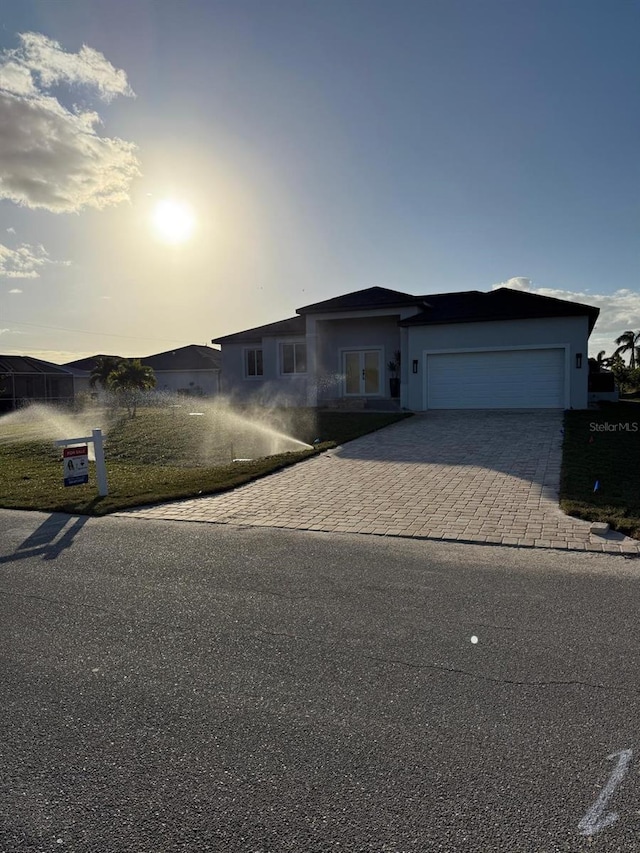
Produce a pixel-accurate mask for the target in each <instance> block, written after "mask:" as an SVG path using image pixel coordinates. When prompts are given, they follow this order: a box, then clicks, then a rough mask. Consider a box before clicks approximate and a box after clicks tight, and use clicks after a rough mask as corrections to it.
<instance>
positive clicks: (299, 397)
mask: <svg viewBox="0 0 640 853" xmlns="http://www.w3.org/2000/svg"><path fill="white" fill-rule="evenodd" d="M299 340H303V339H301V338H272V337H269V338H263V340H262V341H256V342H255V343H246V344H236V343H232V344H223V346H222V393H223V394H226V395H227V396H229V397H232V398H233V399H234V400H237V401H238V402H260V403H264V404H265V405H267V404H268V405H284V406H287V405H289V406H291V405H298V406H304V405H305V404H306V399H307V376H306V374H291V375H286V376H283V375H281V374H280V367H279V363H278V348H279V344H280V343H281V342H294V341H299ZM260 347H261V348H262V359H263V370H264V374H263V376H262V377H250V378H249V377H245V375H244V353H245V350H247V349H256V348H260Z"/></svg>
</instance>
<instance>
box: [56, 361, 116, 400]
mask: <svg viewBox="0 0 640 853" xmlns="http://www.w3.org/2000/svg"><path fill="white" fill-rule="evenodd" d="M99 358H122V356H119V355H105V354H104V353H100V354H99V355H89V356H87V357H86V358H77V359H76V360H75V361H68V362H67V363H66V364H64V365H63V367H65V368H66V369H67V370H68V371H70V372H71V373H72V374H73V385H74V388H75V393H76V396H77V395H78V394H89V393H92V392H94V391H97V390H98V389H97V388H92V387H91V384H90V379H91V371H92V370H93V368H94V367H95V366H96V363H97V361H98V359H99Z"/></svg>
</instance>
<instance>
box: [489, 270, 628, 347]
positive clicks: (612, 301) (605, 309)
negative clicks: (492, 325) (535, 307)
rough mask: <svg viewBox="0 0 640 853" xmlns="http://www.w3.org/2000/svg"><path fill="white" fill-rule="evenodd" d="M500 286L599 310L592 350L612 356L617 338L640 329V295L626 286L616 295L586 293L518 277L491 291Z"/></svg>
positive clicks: (590, 343)
mask: <svg viewBox="0 0 640 853" xmlns="http://www.w3.org/2000/svg"><path fill="white" fill-rule="evenodd" d="M498 287H511V288H513V289H514V290H526V291H528V292H530V293H539V294H540V295H541V296H553V297H555V298H556V299H567V300H568V301H570V302H582V303H584V304H585V305H594V306H595V307H596V308H599V309H600V316H599V317H598V322H597V323H596V326H595V328H594V330H593V332H592V333H591V337H590V338H589V348H590V350H591V351H594V350H597V351H599V350H605V351H606V352H607V353H609V354H610V353H611V352H613V350H614V349H615V348H616V347H615V343H614V341H615V339H616V338H617V337H619V336H620V335H621V334H622V332H625V331H627V329H635V330H638V329H640V293H639V292H638V291H634V290H630V289H629V288H626V287H624V288H620V289H619V290H616V291H614V292H613V293H602V294H598V293H587V292H586V291H573V290H563V289H561V288H554V287H535V286H534V285H533V282H532V280H531V279H530V278H526V277H524V276H516V277H515V278H510V279H508V280H507V281H503V282H501V283H500V284H494V285H493V287H492V290H495V289H496V288H498Z"/></svg>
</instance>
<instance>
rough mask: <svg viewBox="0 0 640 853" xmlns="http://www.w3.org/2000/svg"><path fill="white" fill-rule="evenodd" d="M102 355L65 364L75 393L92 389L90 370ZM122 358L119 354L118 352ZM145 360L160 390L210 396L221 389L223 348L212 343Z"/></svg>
mask: <svg viewBox="0 0 640 853" xmlns="http://www.w3.org/2000/svg"><path fill="white" fill-rule="evenodd" d="M100 357H101V356H97V355H95V356H89V357H88V358H81V359H78V360H77V361H70V362H68V363H67V364H66V365H65V367H66V368H68V369H69V370H72V371H73V372H74V373H75V374H76V393H78V392H80V391H90V390H92V389H91V388H90V386H89V378H90V375H91V371H92V370H93V368H94V367H95V365H96V361H97V359H98V358H100ZM115 357H116V358H119V356H115ZM140 361H141V362H142V364H144V365H147V366H148V367H151V368H152V370H153V372H154V374H155V377H156V382H157V384H156V390H157V391H171V392H173V393H177V394H190V395H197V396H203V395H204V396H211V395H213V394H217V393H218V391H219V390H220V368H221V355H220V350H217V349H213V347H206V346H199V345H198V344H189V345H188V346H184V347H178V348H177V349H173V350H167V352H160V353H156V354H155V355H149V356H145V357H144V358H141V359H140Z"/></svg>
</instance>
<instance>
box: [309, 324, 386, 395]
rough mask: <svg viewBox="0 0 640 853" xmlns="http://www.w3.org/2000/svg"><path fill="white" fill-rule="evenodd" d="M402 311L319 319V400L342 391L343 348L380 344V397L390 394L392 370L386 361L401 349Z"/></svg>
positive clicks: (359, 347)
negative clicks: (375, 315)
mask: <svg viewBox="0 0 640 853" xmlns="http://www.w3.org/2000/svg"><path fill="white" fill-rule="evenodd" d="M399 319H400V316H399V315H395V316H386V317H367V318H358V319H344V320H321V321H320V322H318V323H317V330H318V344H317V370H318V373H317V375H318V402H319V403H320V402H323V401H325V400H331V399H335V398H336V397H340V396H342V394H343V375H342V352H343V351H344V350H349V349H351V350H356V349H366V348H368V347H371V348H378V347H379V348H380V349H381V350H382V352H381V356H380V365H381V380H382V381H381V389H382V393H381V395H380V396H381V397H389V396H390V392H389V378H390V376H391V374H390V372H389V371H388V370H387V364H388V363H389V362H390V361H392V360H393V354H394V353H395V352H396V351H397V350H399V349H400V328H399V326H398V320H399Z"/></svg>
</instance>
